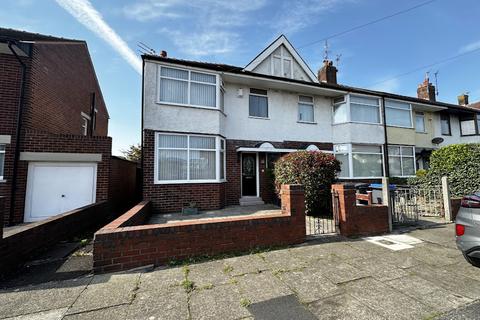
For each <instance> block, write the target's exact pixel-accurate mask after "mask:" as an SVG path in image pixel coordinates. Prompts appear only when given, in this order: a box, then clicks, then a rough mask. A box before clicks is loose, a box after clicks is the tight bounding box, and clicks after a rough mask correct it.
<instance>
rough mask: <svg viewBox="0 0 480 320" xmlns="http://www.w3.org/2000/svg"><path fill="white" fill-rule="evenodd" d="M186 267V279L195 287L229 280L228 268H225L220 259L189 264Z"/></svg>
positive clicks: (218, 283) (223, 282)
mask: <svg viewBox="0 0 480 320" xmlns="http://www.w3.org/2000/svg"><path fill="white" fill-rule="evenodd" d="M188 269H189V270H190V272H189V274H188V279H189V280H191V281H193V282H194V284H195V286H197V287H204V286H209V285H220V284H225V283H228V281H229V280H230V274H229V272H228V271H229V270H227V269H225V264H224V262H223V261H222V260H214V261H208V262H202V263H196V264H191V265H189V266H188Z"/></svg>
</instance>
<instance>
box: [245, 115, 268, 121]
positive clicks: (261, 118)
mask: <svg viewBox="0 0 480 320" xmlns="http://www.w3.org/2000/svg"><path fill="white" fill-rule="evenodd" d="M248 117H249V118H250V119H258V120H270V118H268V117H255V116H248Z"/></svg>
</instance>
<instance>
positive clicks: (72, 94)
mask: <svg viewBox="0 0 480 320" xmlns="http://www.w3.org/2000/svg"><path fill="white" fill-rule="evenodd" d="M31 81H32V88H31V92H30V94H31V95H30V99H29V104H28V106H29V107H28V112H27V113H26V115H25V118H24V119H25V125H26V127H28V128H33V129H38V130H42V131H47V132H51V133H55V134H66V133H68V134H74V135H81V134H82V118H81V115H80V112H84V113H86V114H88V115H90V113H91V93H92V92H95V93H96V108H97V109H98V113H97V125H96V130H95V132H94V135H99V136H106V135H107V132H108V113H107V109H106V107H105V102H104V101H103V97H102V92H101V90H100V86H99V84H98V81H97V77H96V75H95V70H94V68H93V64H92V61H91V58H90V54H89V52H88V49H87V46H86V44H85V43H75V42H65V43H58V42H47V43H40V42H38V43H35V45H34V46H33V54H32V70H31Z"/></svg>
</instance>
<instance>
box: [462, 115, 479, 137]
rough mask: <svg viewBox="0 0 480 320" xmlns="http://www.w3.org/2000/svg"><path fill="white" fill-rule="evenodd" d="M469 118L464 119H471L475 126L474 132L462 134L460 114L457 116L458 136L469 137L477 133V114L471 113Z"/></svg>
mask: <svg viewBox="0 0 480 320" xmlns="http://www.w3.org/2000/svg"><path fill="white" fill-rule="evenodd" d="M472 118H473V119H471V120H464V121H473V125H474V127H475V132H474V133H469V134H464V133H463V130H462V122H463V121H462V115H459V116H458V126H459V127H460V136H461V137H471V136H477V135H478V134H479V128H478V114H476V113H473V114H472Z"/></svg>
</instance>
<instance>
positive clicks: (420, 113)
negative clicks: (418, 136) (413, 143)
mask: <svg viewBox="0 0 480 320" xmlns="http://www.w3.org/2000/svg"><path fill="white" fill-rule="evenodd" d="M417 117H421V118H422V119H423V131H419V130H418V128H417ZM415 132H416V133H427V126H426V124H425V113H424V112H418V111H417V112H415Z"/></svg>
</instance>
